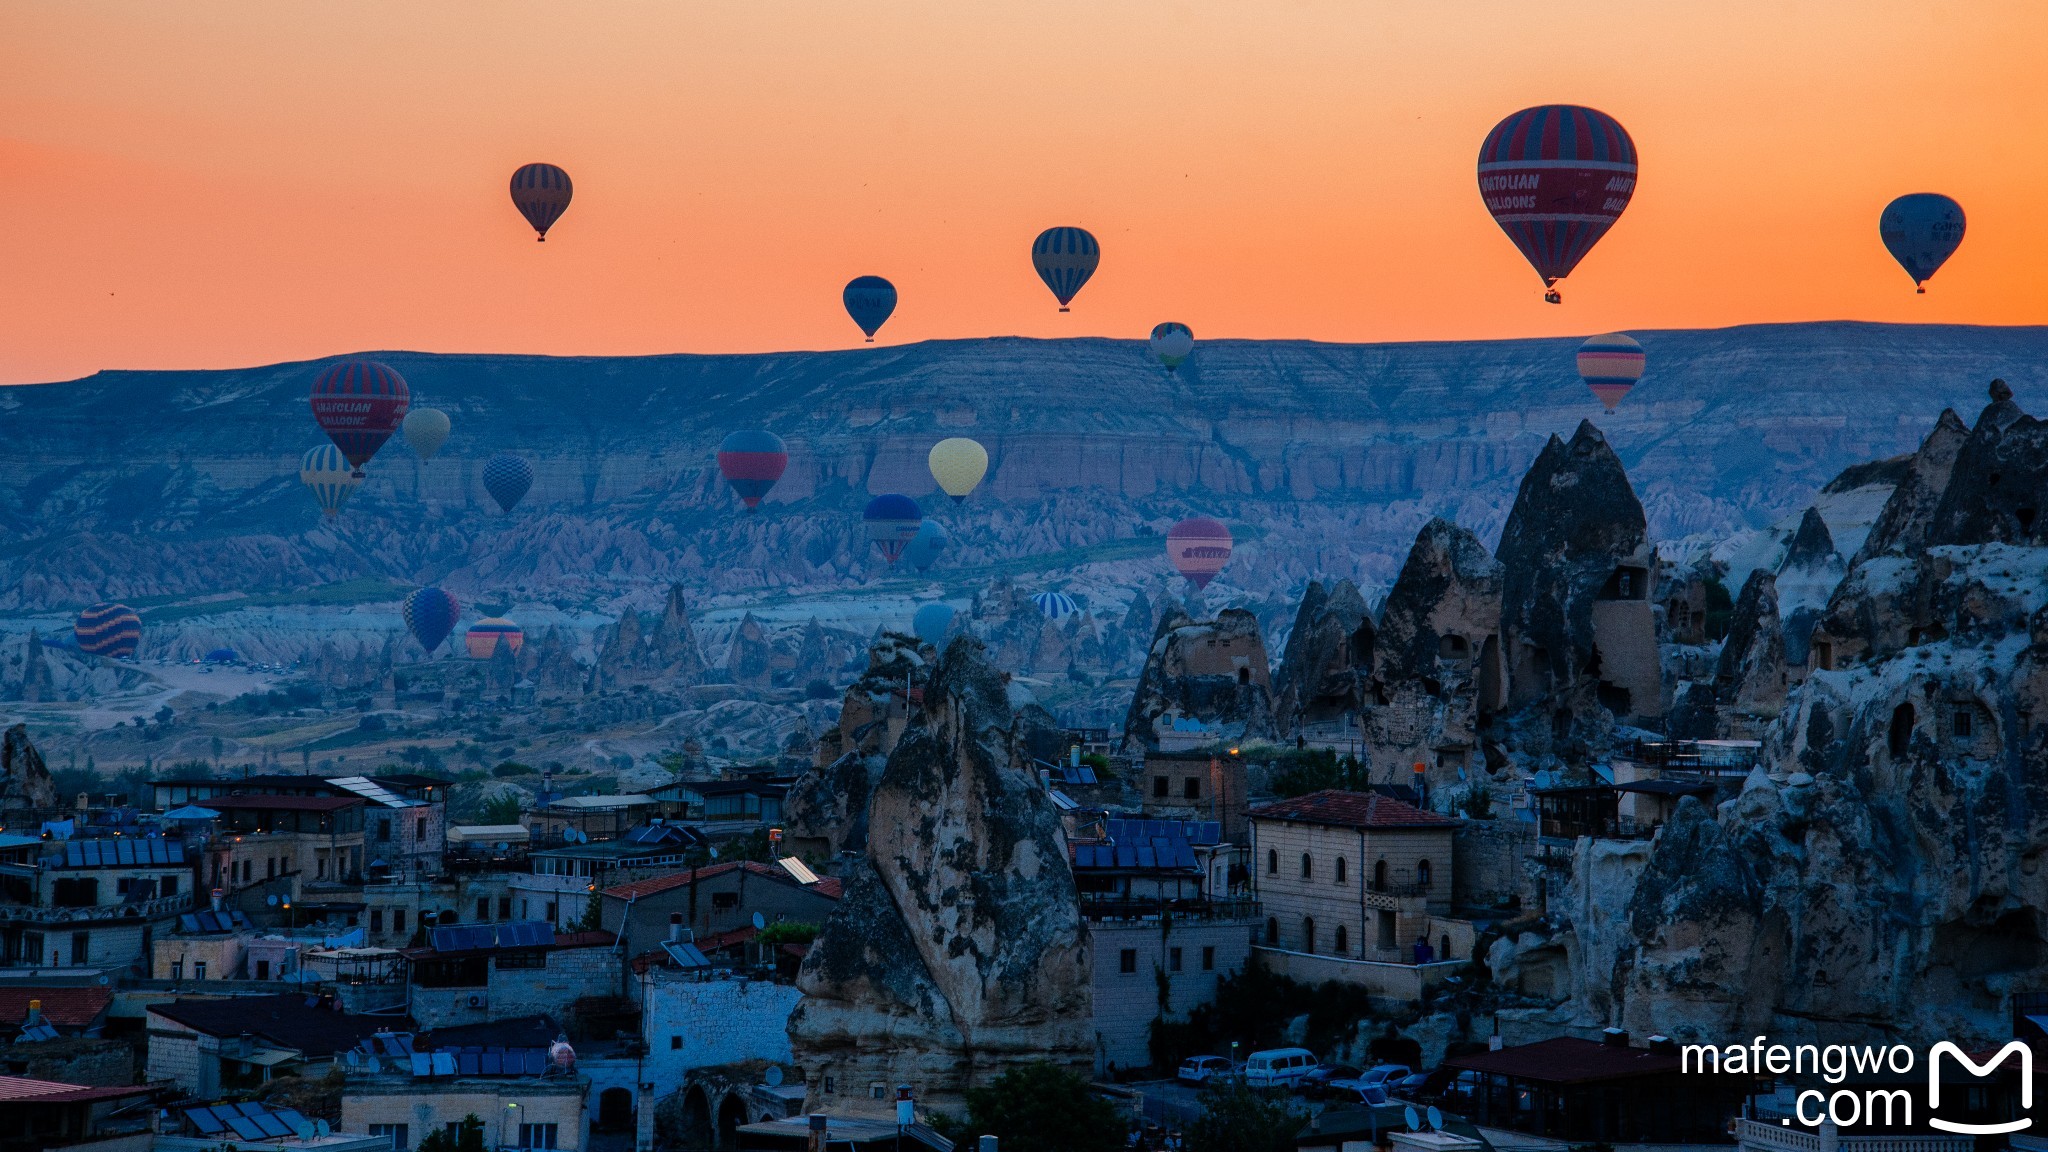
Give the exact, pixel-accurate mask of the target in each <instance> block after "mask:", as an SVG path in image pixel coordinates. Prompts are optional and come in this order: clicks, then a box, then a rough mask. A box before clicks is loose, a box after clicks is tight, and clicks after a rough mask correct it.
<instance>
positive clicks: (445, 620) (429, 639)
mask: <svg viewBox="0 0 2048 1152" xmlns="http://www.w3.org/2000/svg"><path fill="white" fill-rule="evenodd" d="M403 611H404V614H405V626H406V627H407V628H410V629H411V630H412V634H413V637H414V639H417V640H418V641H419V642H420V647H422V648H425V649H426V650H427V652H428V653H429V654H431V653H432V652H433V651H434V650H435V649H436V648H439V647H440V646H441V641H443V640H446V639H447V638H448V633H450V632H453V631H454V630H455V621H456V620H457V619H459V618H460V617H461V616H462V606H461V605H459V604H457V603H456V602H455V597H453V596H450V595H449V594H447V593H446V592H443V591H441V590H440V589H439V588H416V589H414V590H413V593H412V595H410V596H407V597H406V598H405V605H404V609H403Z"/></svg>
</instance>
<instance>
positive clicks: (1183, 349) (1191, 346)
mask: <svg viewBox="0 0 2048 1152" xmlns="http://www.w3.org/2000/svg"><path fill="white" fill-rule="evenodd" d="M1151 346H1152V357H1153V359H1156V360H1158V361H1159V362H1160V363H1161V364H1164V365H1166V370H1167V371H1168V372H1171V371H1173V370H1174V369H1176V368H1178V367H1180V364H1181V361H1183V360H1186V359H1187V358H1188V356H1189V354H1190V353H1192V352H1194V350H1195V332H1194V329H1192V328H1189V327H1188V326H1187V325H1185V324H1179V323H1176V322H1174V321H1172V320H1169V321H1167V322H1166V323H1164V324H1161V325H1159V326H1158V327H1156V328H1154V329H1152V341H1151Z"/></svg>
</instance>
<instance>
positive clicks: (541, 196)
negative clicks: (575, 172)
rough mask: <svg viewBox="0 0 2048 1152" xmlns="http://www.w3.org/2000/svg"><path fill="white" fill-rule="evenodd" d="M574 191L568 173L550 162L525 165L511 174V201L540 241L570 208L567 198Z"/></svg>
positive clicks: (546, 236) (544, 238)
mask: <svg viewBox="0 0 2048 1152" xmlns="http://www.w3.org/2000/svg"><path fill="white" fill-rule="evenodd" d="M574 194H575V188H574V187H572V186H571V185H570V183H569V174H568V173H567V172H564V171H562V170H561V169H560V168H557V167H555V166H554V165H553V164H528V165H527V166H525V167H524V168H521V169H520V170H519V171H517V172H514V173H513V174H512V203H513V205H514V206H515V207H517V208H518V209H519V214H520V215H521V216H524V217H526V222H527V223H528V224H531V225H533V230H534V231H535V232H538V233H540V236H539V239H541V240H543V241H545V240H546V239H547V238H548V229H550V228H552V227H554V226H555V221H557V220H560V219H561V218H562V213H564V212H567V211H568V210H569V197H570V196H572V195H574Z"/></svg>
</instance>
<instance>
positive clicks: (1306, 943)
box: [1301, 916, 1316, 952]
mask: <svg viewBox="0 0 2048 1152" xmlns="http://www.w3.org/2000/svg"><path fill="white" fill-rule="evenodd" d="M1301 950H1302V951H1303V952H1313V951H1315V950H1316V918H1315V917H1313V916H1303V917H1302V918H1301Z"/></svg>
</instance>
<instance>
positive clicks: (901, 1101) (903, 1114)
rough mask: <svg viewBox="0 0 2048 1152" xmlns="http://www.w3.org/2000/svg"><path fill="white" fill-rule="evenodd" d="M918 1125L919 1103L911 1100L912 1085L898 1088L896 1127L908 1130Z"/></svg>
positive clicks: (900, 1085)
mask: <svg viewBox="0 0 2048 1152" xmlns="http://www.w3.org/2000/svg"><path fill="white" fill-rule="evenodd" d="M915 1123H917V1102H916V1101H915V1100H912V1099H911V1098H910V1085H908V1084H898V1085H897V1086H896V1126H897V1127H898V1128H908V1127H910V1126H911V1125H912V1124H915Z"/></svg>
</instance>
